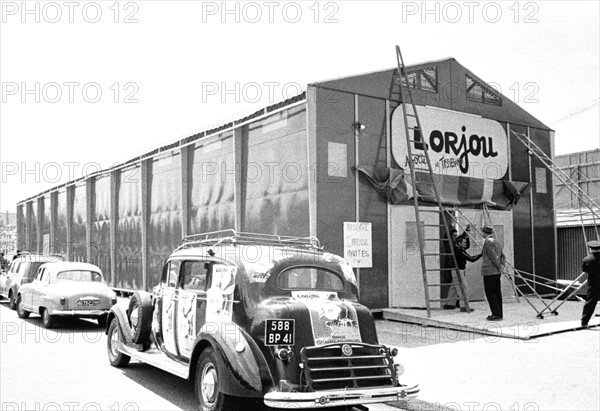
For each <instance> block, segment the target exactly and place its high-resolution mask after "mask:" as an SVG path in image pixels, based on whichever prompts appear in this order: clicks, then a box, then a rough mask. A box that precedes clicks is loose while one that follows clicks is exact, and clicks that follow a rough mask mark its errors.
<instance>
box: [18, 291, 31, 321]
mask: <svg viewBox="0 0 600 411" xmlns="http://www.w3.org/2000/svg"><path fill="white" fill-rule="evenodd" d="M29 314H30V313H29V311H27V310H25V309H24V308H23V301H22V300H21V296H18V297H17V315H18V316H19V318H23V319H25V318H29Z"/></svg>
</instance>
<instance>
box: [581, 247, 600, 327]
mask: <svg viewBox="0 0 600 411" xmlns="http://www.w3.org/2000/svg"><path fill="white" fill-rule="evenodd" d="M587 245H588V247H590V250H591V253H590V254H589V255H588V256H587V257H585V258H584V259H583V262H582V264H581V269H582V270H583V271H584V272H586V273H587V284H588V292H587V295H586V297H585V305H584V306H583V313H582V315H581V326H582V327H587V325H588V323H589V322H590V318H592V315H593V314H594V310H595V309H596V304H597V303H598V298H599V297H600V241H588V243H587Z"/></svg>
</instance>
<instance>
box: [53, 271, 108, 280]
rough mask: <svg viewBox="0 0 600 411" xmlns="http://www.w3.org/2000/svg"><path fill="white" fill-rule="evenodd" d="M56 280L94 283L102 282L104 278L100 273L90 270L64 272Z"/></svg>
mask: <svg viewBox="0 0 600 411" xmlns="http://www.w3.org/2000/svg"><path fill="white" fill-rule="evenodd" d="M56 280H57V281H60V280H70V281H92V282H98V283H99V282H102V276H101V275H100V274H99V273H96V272H94V271H88V270H70V271H62V272H60V273H58V275H57V276H56Z"/></svg>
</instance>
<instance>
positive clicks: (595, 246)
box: [587, 241, 600, 251]
mask: <svg viewBox="0 0 600 411" xmlns="http://www.w3.org/2000/svg"><path fill="white" fill-rule="evenodd" d="M587 246H588V247H590V248H591V249H592V250H599V251H600V241H588V242H587Z"/></svg>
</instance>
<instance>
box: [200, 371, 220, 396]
mask: <svg viewBox="0 0 600 411" xmlns="http://www.w3.org/2000/svg"><path fill="white" fill-rule="evenodd" d="M201 387H202V399H203V400H204V402H205V403H206V404H207V405H213V404H214V403H215V401H216V399H217V370H216V369H215V367H214V366H213V365H212V364H206V365H205V366H204V369H203V370H202V385H201Z"/></svg>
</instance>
